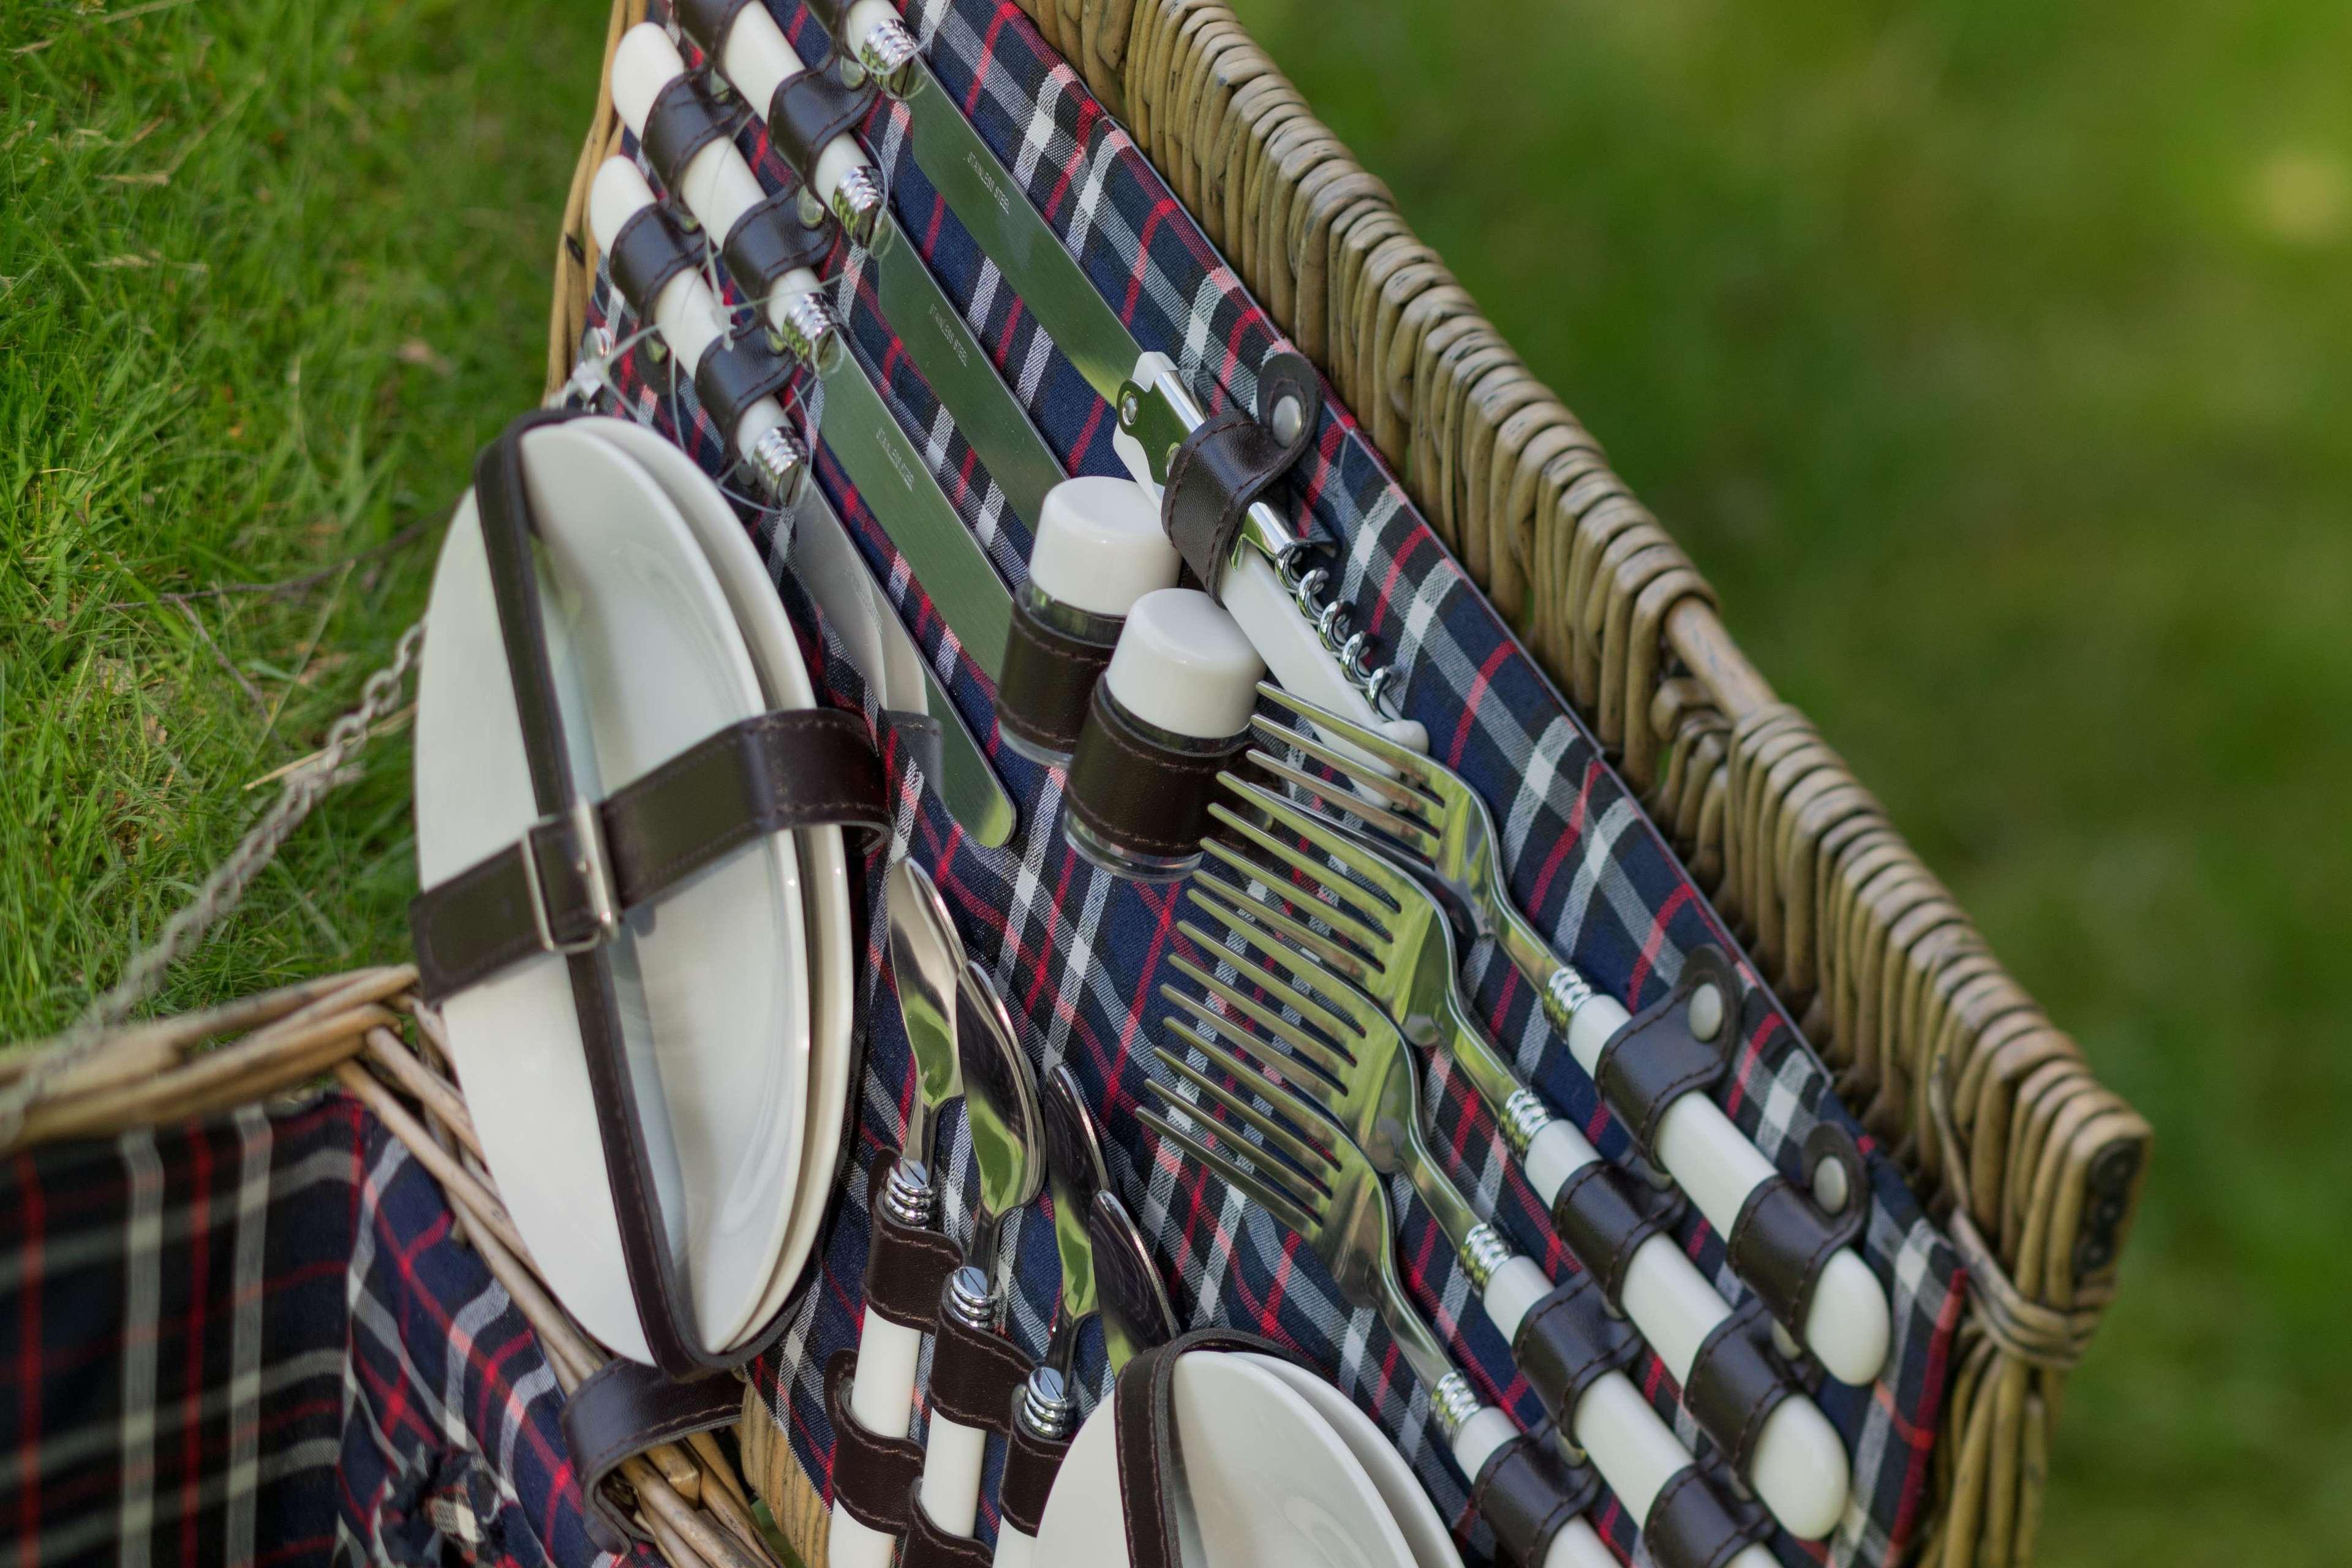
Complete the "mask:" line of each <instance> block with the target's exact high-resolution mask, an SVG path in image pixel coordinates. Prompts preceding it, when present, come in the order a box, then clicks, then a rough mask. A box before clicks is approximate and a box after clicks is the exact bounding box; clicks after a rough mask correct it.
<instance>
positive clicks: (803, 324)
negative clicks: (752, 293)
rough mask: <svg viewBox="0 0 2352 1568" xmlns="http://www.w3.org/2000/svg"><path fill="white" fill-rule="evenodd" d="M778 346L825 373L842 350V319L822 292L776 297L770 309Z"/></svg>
mask: <svg viewBox="0 0 2352 1568" xmlns="http://www.w3.org/2000/svg"><path fill="white" fill-rule="evenodd" d="M768 321H769V325H770V326H771V327H772V329H773V330H774V331H775V336H776V346H777V347H778V348H780V349H781V350H782V351H783V352H784V353H788V354H790V355H792V356H793V358H794V359H796V360H799V361H800V362H801V363H803V364H805V365H807V366H808V367H809V368H810V369H811V370H813V371H814V372H816V373H817V374H819V375H823V374H825V372H827V371H829V370H831V369H832V368H833V367H834V365H835V363H836V361H837V356H838V355H839V354H840V353H841V323H840V322H838V321H835V320H834V315H833V312H832V311H831V310H828V309H826V307H825V303H824V296H823V295H821V294H813V293H800V294H792V295H788V296H786V297H785V298H783V299H782V300H776V301H775V302H774V303H773V304H772V305H771V306H770V307H769V310H768Z"/></svg>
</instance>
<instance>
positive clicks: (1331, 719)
mask: <svg viewBox="0 0 2352 1568" xmlns="http://www.w3.org/2000/svg"><path fill="white" fill-rule="evenodd" d="M1257 694H1258V695H1259V696H1260V697H1263V698H1265V699H1266V700H1268V701H1270V702H1272V703H1273V704H1274V705H1275V706H1276V707H1277V708H1280V709H1282V710H1285V711H1286V712H1289V713H1292V714H1295V715H1297V717H1299V718H1301V719H1304V720H1306V721H1307V722H1308V723H1309V724H1312V725H1313V726H1315V728H1317V729H1318V730H1320V731H1323V732H1324V733H1325V734H1327V735H1337V736H1338V737H1339V738H1340V739H1341V740H1343V741H1345V742H1348V744H1349V745H1351V746H1354V747H1355V748H1357V749H1358V750H1359V751H1361V752H1368V753H1370V755H1372V756H1375V757H1378V758H1379V759H1380V760H1381V762H1383V763H1387V764H1388V765H1389V766H1390V767H1392V768H1394V769H1395V770H1396V771H1397V775H1398V776H1399V777H1401V778H1406V779H1410V780H1412V782H1413V783H1414V784H1419V785H1420V786H1421V787H1422V788H1423V789H1425V790H1427V791H1429V793H1431V794H1432V795H1441V794H1442V793H1443V791H1442V789H1441V788H1440V786H1439V785H1438V784H1437V778H1436V767H1435V764H1433V763H1431V762H1430V760H1429V759H1428V758H1427V757H1424V756H1423V755H1422V754H1421V753H1420V752H1412V751H1407V750H1406V749H1405V748H1404V747H1402V746H1400V745H1398V744H1397V743H1396V742H1394V741H1391V740H1390V739H1389V738H1388V737H1387V736H1386V735H1382V734H1380V733H1378V732H1377V731H1371V730H1367V729H1365V728H1364V727H1363V726H1362V725H1361V724H1359V723H1357V722H1356V721H1354V720H1352V719H1343V718H1341V717H1340V716H1339V714H1337V713H1334V712H1332V711H1331V710H1329V709H1328V708H1318V707H1317V706H1316V705H1315V704H1314V703H1312V702H1307V701H1304V700H1301V699H1299V698H1297V697H1295V696H1293V695H1292V694H1291V693H1289V692H1287V691H1286V690H1284V689H1282V688H1281V687H1279V686H1276V684H1275V683H1274V682H1272V681H1270V680H1261V681H1259V682H1258V683H1257ZM1332 765H1333V766H1335V767H1338V766H1341V765H1342V764H1340V763H1336V762H1335V763H1333V764H1332ZM1346 768H1347V772H1348V773H1349V776H1350V777H1354V776H1356V775H1358V774H1360V773H1370V771H1371V770H1370V769H1369V768H1367V767H1365V766H1364V764H1363V763H1360V762H1357V761H1355V760H1354V759H1352V758H1351V759H1349V763H1347V764H1346Z"/></svg>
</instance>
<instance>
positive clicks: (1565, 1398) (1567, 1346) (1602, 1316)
mask: <svg viewBox="0 0 2352 1568" xmlns="http://www.w3.org/2000/svg"><path fill="white" fill-rule="evenodd" d="M1641 1353H1642V1341H1641V1336H1639V1335H1638V1334H1636V1333H1634V1331H1633V1325H1632V1324H1630V1323H1628V1322H1627V1321H1625V1320H1624V1319H1622V1318H1618V1317H1612V1316H1611V1315H1610V1312H1609V1310H1608V1309H1607V1307H1606V1306H1604V1305H1603V1303H1602V1300H1601V1287H1600V1285H1599V1283H1598V1282H1597V1281H1596V1280H1595V1279H1593V1277H1592V1276H1591V1275H1590V1274H1576V1275H1571V1276H1570V1277H1569V1279H1567V1280H1566V1281H1565V1282H1564V1283H1562V1284H1561V1285H1559V1287H1558V1288H1557V1289H1554V1290H1553V1291H1552V1293H1551V1294H1550V1295H1549V1296H1546V1297H1545V1298H1544V1299H1543V1300H1540V1301H1538V1302H1537V1303H1536V1304H1535V1305H1534V1306H1532V1307H1530V1308H1528V1315H1527V1316H1526V1317H1525V1318H1523V1319H1521V1320H1520V1321H1519V1331H1518V1332H1517V1333H1516V1334H1514V1335H1513V1336H1512V1337H1511V1359H1512V1360H1513V1361H1516V1362H1517V1363H1518V1365H1519V1371H1520V1372H1521V1373H1523V1374H1524V1375H1525V1376H1526V1378H1527V1380H1528V1387H1530V1388H1532V1389H1534V1390H1535V1394H1536V1397H1537V1398H1538V1399H1539V1400H1541V1401H1542V1402H1543V1407H1544V1410H1545V1412H1546V1413H1547V1414H1548V1415H1550V1416H1551V1418H1552V1419H1553V1420H1555V1421H1557V1422H1559V1424H1560V1426H1561V1428H1562V1429H1563V1430H1565V1431H1570V1432H1572V1431H1574V1430H1575V1428H1576V1421H1575V1417H1576V1406H1577V1403H1578V1402H1579V1401H1580V1400H1581V1399H1582V1398H1583V1397H1584V1391H1585V1390H1586V1389H1588V1388H1590V1387H1591V1386H1592V1384H1593V1381H1594V1380H1595V1379H1597V1378H1599V1377H1600V1376H1601V1375H1602V1374H1603V1373H1611V1372H1618V1371H1622V1369H1624V1368H1625V1367H1628V1366H1631V1365H1632V1364H1633V1361H1634V1359H1635V1358H1636V1357H1637V1356H1639V1355H1640V1354H1641Z"/></svg>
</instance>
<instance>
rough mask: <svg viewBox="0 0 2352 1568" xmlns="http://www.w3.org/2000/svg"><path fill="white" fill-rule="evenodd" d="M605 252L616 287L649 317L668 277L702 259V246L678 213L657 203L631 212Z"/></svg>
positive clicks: (634, 308) (622, 295) (636, 309)
mask: <svg viewBox="0 0 2352 1568" xmlns="http://www.w3.org/2000/svg"><path fill="white" fill-rule="evenodd" d="M605 255H606V257H607V258H608V259H609V260H610V262H611V264H612V268H613V284H614V287H615V288H617V289H620V291H621V297H622V298H623V299H625V300H628V302H629V307H630V309H632V310H635V312H636V313H637V314H638V315H639V316H648V317H649V316H651V315H652V314H653V310H654V306H655V304H656V302H657V301H658V300H660V299H661V291H662V290H663V289H666V288H667V287H668V286H669V280H670V279H673V278H675V277H677V275H678V274H679V273H681V272H684V271H686V270H687V269H688V268H691V267H693V266H694V265H695V264H696V263H697V262H698V261H700V260H701V259H702V247H701V246H700V245H698V244H697V243H696V242H695V241H693V240H691V239H688V237H687V233H686V229H685V226H683V225H681V224H680V223H679V222H678V221H677V215H676V214H674V213H672V212H671V211H670V210H669V209H668V208H667V207H665V206H661V205H653V206H649V207H639V208H638V209H637V210H636V211H635V212H634V213H631V214H630V215H629V220H628V221H627V222H626V223H625V224H623V225H622V226H621V232H620V233H618V234H616V235H614V237H613V243H612V245H611V247H609V248H608V249H607V250H606V252H605Z"/></svg>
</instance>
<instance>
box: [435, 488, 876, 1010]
mask: <svg viewBox="0 0 2352 1568" xmlns="http://www.w3.org/2000/svg"><path fill="white" fill-rule="evenodd" d="M487 510H488V509H487V508H485V512H486V513H487ZM487 531H488V530H487V529H486V530H485V532H486V533H487ZM509 668H515V666H514V665H513V662H512V659H511V654H510V657H509ZM592 815H593V821H594V824H595V828H596V837H599V838H600V839H601V840H602V842H601V844H599V845H583V844H582V843H581V842H580V837H581V835H580V833H579V831H578V829H577V828H576V826H575V825H574V823H573V821H572V819H571V818H570V817H569V816H551V817H549V818H547V819H546V820H543V821H542V822H541V823H540V824H538V825H537V826H533V827H532V828H531V829H530V831H529V832H527V833H526V834H525V835H524V837H523V838H522V839H521V841H520V842H519V843H516V844H512V845H509V846H508V847H506V848H504V849H502V850H500V851H499V852H498V853H497V854H495V855H492V856H490V857H489V858H488V859H485V860H482V861H479V862H478V863H477V864H475V865H473V866H470V867H468V868H466V869H465V870H463V871H460V872H458V873H457V875H456V876H455V877H452V878H450V879H448V880H447V881H446V882H442V883H440V884H438V885H436V886H435V887H432V888H428V889H425V891H424V892H422V893H420V894H418V895H417V897H416V899H415V901H414V902H413V903H411V904H410V906H409V928H410V932H411V935H412V936H413V937H414V939H415V944H416V965H417V971H418V974H419V983H420V984H421V986H422V988H423V990H424V993H425V996H426V998H427V999H428V1000H437V999H439V998H440V997H443V996H446V995H448V994H450V993H452V992H454V991H459V990H462V989H464V988H465V987H467V986H468V985H471V984H475V983H477V982H478V981H480V980H484V979H486V978H488V976H490V975H492V974H494V973H498V972H499V970H501V969H503V968H505V967H506V966H507V965H508V964H509V963H516V962H518V961H519V960H521V959H524V958H528V957H530V956H532V955H533V954H535V953H538V952H544V951H548V949H547V948H546V947H545V946H544V945H543V944H542V942H541V931H540V910H541V909H542V908H543V909H544V912H545V915H546V925H547V934H548V936H549V938H550V939H551V941H552V942H554V943H555V944H557V945H558V946H571V945H575V944H577V943H580V942H594V941H596V940H597V938H598V936H599V934H600V928H599V927H598V925H597V921H596V915H595V912H594V910H595V901H594V899H593V896H592V887H593V879H592V878H591V877H590V876H589V875H588V874H587V872H586V871H585V870H584V868H586V867H587V866H589V865H590V864H591V862H592V859H593V858H597V857H601V858H602V860H603V862H604V865H605V867H607V868H609V871H610V877H609V881H610V884H611V891H612V894H613V899H614V905H615V906H616V907H617V909H618V910H620V911H622V912H626V911H627V910H634V909H637V908H639V907H641V906H643V905H645V904H647V903H649V902H651V901H653V900H655V899H657V898H659V897H660V896H661V895H662V894H663V893H664V892H666V891H667V890H668V889H671V888H674V887H676V886H677V884H678V883H680V882H682V881H684V880H685V879H687V878H688V877H689V876H692V875H693V874H694V873H695V872H697V871H698V870H700V869H701V868H704V867H705V866H708V865H709V864H711V863H712V862H713V861H715V860H718V859H719V858H721V857H722V856H725V855H726V854H728V853H729V852H730V851H731V850H733V849H735V848H737V847H740V846H741V845H744V844H748V843H751V842H752V841H753V840H755V839H759V838H762V837H766V836H767V835H769V834H771V833H777V832H782V831H783V830H785V829H788V828H800V827H814V826H824V825H826V824H839V825H842V826H854V827H862V828H865V829H866V830H867V831H869V832H871V833H876V834H887V832H888V831H889V829H890V810H889V796H888V795H887V791H886V785H885V782H884V780H883V776H882V763H881V759H880V758H879V757H878V756H877V755H876V754H875V751H874V747H873V743H872V742H871V741H870V740H868V739H867V737H866V725H865V721H864V720H863V719H862V718H860V717H859V716H858V715H856V714H854V713H845V712H841V711H838V710H832V709H799V710H793V711H790V712H782V713H762V714H759V715H757V716H755V717H753V718H751V719H746V720H744V721H742V722H740V723H739V724H732V725H730V726H729V727H728V728H726V729H724V730H721V731H719V732H718V733H717V734H715V735H712V736H710V737H709V738H708V739H706V740H703V741H701V742H697V743H696V744H694V745H692V746H689V747H688V748H687V749H686V750H685V751H683V752H679V753H678V754H677V756H675V757H673V758H671V759H670V760H669V761H668V762H667V763H662V764H661V765H660V766H659V767H657V768H655V769H654V770H652V771H651V772H650V773H646V774H645V775H644V776H643V777H641V778H639V779H637V780H635V782H634V783H632V784H628V785H626V786H625V787H624V788H622V789H619V790H616V791H614V794H613V795H611V796H610V797H609V798H607V799H605V800H604V801H603V802H601V803H599V804H598V805H595V807H594V808H593V814H592ZM527 856H528V857H529V858H530V860H531V861H532V865H530V866H529V867H527V866H526V865H525V863H524V862H525V858H526V857H527ZM534 873H535V875H536V879H537V881H538V884H539V888H540V890H541V900H533V898H532V896H531V885H532V881H533V878H534ZM542 900H543V902H542Z"/></svg>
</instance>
